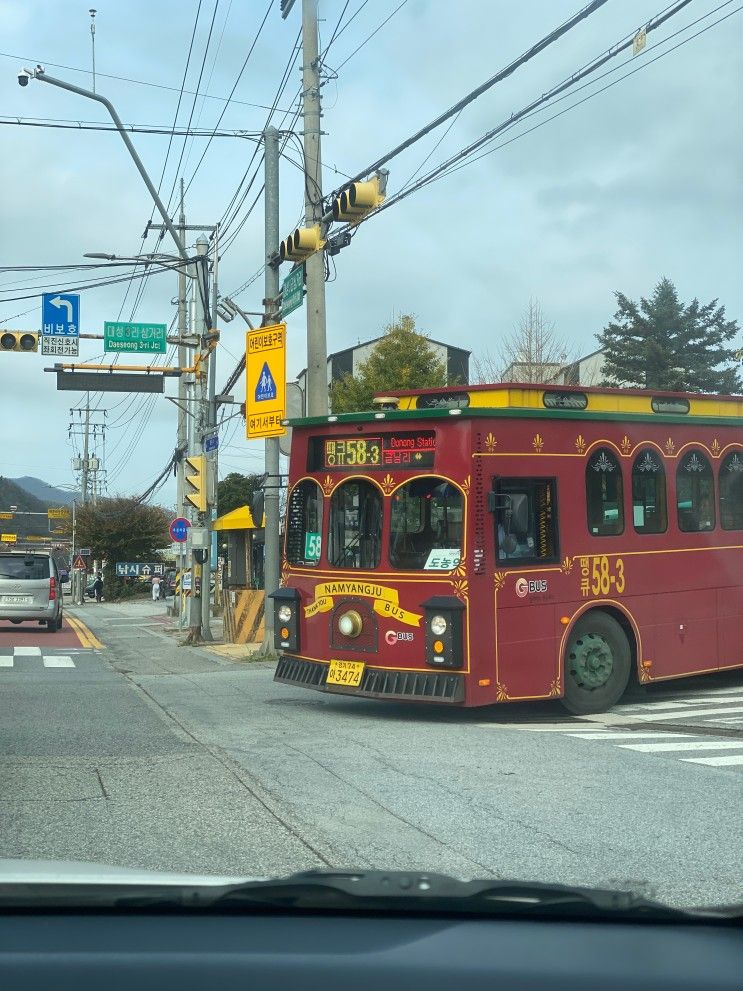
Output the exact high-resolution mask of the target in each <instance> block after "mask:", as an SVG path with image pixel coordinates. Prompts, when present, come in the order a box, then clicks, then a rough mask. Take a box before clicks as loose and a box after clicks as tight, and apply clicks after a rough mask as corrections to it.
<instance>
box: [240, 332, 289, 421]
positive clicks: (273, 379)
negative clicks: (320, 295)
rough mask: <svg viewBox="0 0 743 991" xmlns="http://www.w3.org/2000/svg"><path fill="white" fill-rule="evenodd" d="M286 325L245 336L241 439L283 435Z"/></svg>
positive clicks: (248, 333) (249, 333)
mask: <svg viewBox="0 0 743 991" xmlns="http://www.w3.org/2000/svg"><path fill="white" fill-rule="evenodd" d="M285 417H286V324H285V323H277V324H273V325H271V326H270V327H261V328H259V329H258V330H249V331H248V332H247V334H246V335H245V436H246V437H247V438H248V440H256V439H258V438H260V437H280V436H281V435H282V434H284V433H286V428H285V427H283V426H282V425H281V421H282V420H283V419H285Z"/></svg>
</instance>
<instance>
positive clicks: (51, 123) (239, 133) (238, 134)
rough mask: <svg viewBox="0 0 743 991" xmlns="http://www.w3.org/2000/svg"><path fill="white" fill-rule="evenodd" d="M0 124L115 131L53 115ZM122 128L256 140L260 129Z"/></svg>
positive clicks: (201, 136) (187, 135) (193, 136)
mask: <svg viewBox="0 0 743 991" xmlns="http://www.w3.org/2000/svg"><path fill="white" fill-rule="evenodd" d="M0 124H2V125H6V126H12V127H45V128H52V129H54V130H60V131H116V132H118V131H119V129H118V128H117V127H115V126H114V125H113V124H105V123H100V124H99V123H97V122H95V121H72V120H65V119H64V118H54V117H46V118H45V117H7V118H5V119H0ZM123 129H124V130H125V131H127V132H129V133H130V134H163V135H164V134H167V135H168V136H170V135H171V134H172V135H174V136H175V137H178V138H180V137H186V138H247V139H253V140H256V139H258V138H259V137H260V135H261V132H260V131H246V130H240V129H238V130H223V131H219V130H217V131H215V130H214V129H213V128H210V127H202V128H199V127H191V128H184V127H175V128H174V127H166V126H160V125H152V124H124V125H123Z"/></svg>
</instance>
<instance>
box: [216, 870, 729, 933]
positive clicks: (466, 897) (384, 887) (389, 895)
mask: <svg viewBox="0 0 743 991" xmlns="http://www.w3.org/2000/svg"><path fill="white" fill-rule="evenodd" d="M212 904H213V905H215V906H220V907H226V906H229V905H235V906H238V905H242V906H249V905H266V906H268V905H270V906H273V907H277V908H293V909H297V910H307V909H311V910H324V911H343V912H347V911H360V912H369V911H383V912H402V913H429V912H430V913H435V914H438V913H445V914H449V913H456V914H464V915H478V916H490V915H527V916H533V917H538V916H551V917H559V916H569V917H571V918H576V917H584V918H597V917H598V918H600V917H605V918H608V917H611V918H620V917H624V918H632V919H634V920H637V919H638V918H646V919H653V920H664V919H665V920H669V921H672V920H692V919H700V918H709V919H729V918H731V917H736V916H737V917H738V918H740V917H741V916H743V907H742V906H730V908H719V909H718V908H711V909H704V908H702V909H689V910H684V909H677V908H673V907H672V906H667V905H664V904H662V903H661V902H656V901H652V900H650V899H647V898H645V897H643V896H641V895H637V894H635V893H634V892H632V891H623V890H616V889H611V888H589V887H574V886H571V885H564V884H542V883H539V882H528V881H526V882H525V881H502V880H490V879H483V880H474V881H460V880H458V879H457V878H453V877H449V876H448V875H445V874H428V873H417V872H406V871H358V872H356V871H354V872H345V871H308V872H304V873H300V874H293V875H291V876H290V877H287V878H282V879H278V880H275V881H249V882H246V883H245V884H239V885H235V886H233V887H231V888H228V889H226V890H225V889H223V890H222V891H221V892H220V891H216V890H215V891H214V892H213V900H212Z"/></svg>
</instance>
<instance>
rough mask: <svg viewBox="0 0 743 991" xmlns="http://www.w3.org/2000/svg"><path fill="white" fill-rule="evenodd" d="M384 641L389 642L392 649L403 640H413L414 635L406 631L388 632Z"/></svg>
mask: <svg viewBox="0 0 743 991" xmlns="http://www.w3.org/2000/svg"><path fill="white" fill-rule="evenodd" d="M384 639H385V640H386V641H387V643H388V644H389V645H390V647H394V646H395V644H396V643H399V642H400V641H401V640H405V641H410V640H412V639H413V634H412V633H409V632H408V631H407V630H405V631H402V630H400V631H397V630H387V632H386V633H385V635H384Z"/></svg>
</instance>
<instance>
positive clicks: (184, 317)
mask: <svg viewBox="0 0 743 991" xmlns="http://www.w3.org/2000/svg"><path fill="white" fill-rule="evenodd" d="M180 198H181V209H180V214H179V217H178V236H179V237H180V239H181V244H185V243H186V213H185V205H184V202H183V179H181V197H180ZM187 289H188V273H187V272H186V268H185V266H181V267H180V268H179V269H178V364H179V366H180V367H181V368H189V367H190V366H191V355H192V353H193V352H192V350H191V349H190V348H189V347H188V345H187V344H186V335H187V334H188V300H187ZM186 396H187V392H186V378H185V376H184V375H179V376H178V432H177V435H176V446H177V447H178V450H179V451H180V452H181V458H180V461H179V462H178V465H177V468H176V486H177V488H176V506H177V512H178V513H179V515H185V514H186V505H185V503H186V499H185V495H184V489H185V485H184V480H183V479H184V475H185V471H184V466H185V461H184V457H185V455H186V454H187V453H188V419H189V415H188V406H187V404H186ZM187 518H189V519H190V517H188V516H187ZM185 564H186V544H185V543H183V544H181V546H180V548H179V554H178V565H177V567H178V571H179V572H180V573H181V583H180V589H179V594H178V597H177V601H176V597H175V596H174V597H173V608H174V610H176V609H177V613H178V626H179V627H182V625H183V623H184V621H185V610H184V608H183V601H184V590H183V572H184V570H185Z"/></svg>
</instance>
